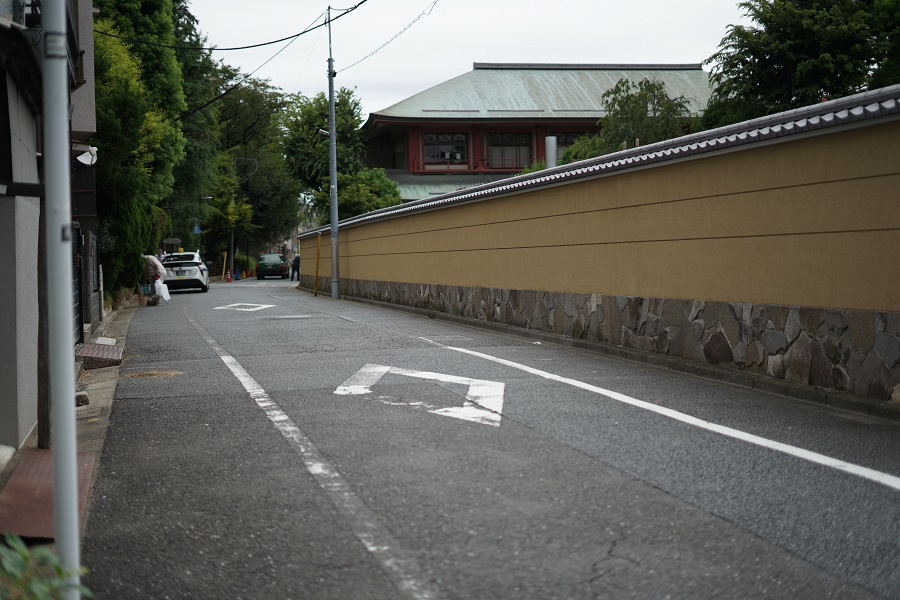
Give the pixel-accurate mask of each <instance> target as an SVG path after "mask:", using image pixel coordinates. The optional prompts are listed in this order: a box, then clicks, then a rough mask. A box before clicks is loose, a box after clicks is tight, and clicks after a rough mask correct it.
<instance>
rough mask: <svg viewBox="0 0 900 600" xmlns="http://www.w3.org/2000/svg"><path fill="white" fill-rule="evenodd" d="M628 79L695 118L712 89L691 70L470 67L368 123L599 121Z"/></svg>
mask: <svg viewBox="0 0 900 600" xmlns="http://www.w3.org/2000/svg"><path fill="white" fill-rule="evenodd" d="M622 78H627V79H629V80H631V81H633V82H635V83H637V82H639V81H641V80H643V79H656V80H659V81H662V82H663V83H665V85H666V89H667V90H668V92H669V96H671V97H678V96H684V97H685V98H686V99H687V100H688V101H689V105H690V107H691V110H692V112H694V113H696V112H698V111H700V110H703V109H704V108H705V107H706V103H707V101H708V100H709V96H710V94H711V92H712V89H711V88H710V85H709V74H708V73H707V72H705V71H703V69H702V68H701V66H700V65H699V64H695V65H694V64H691V65H680V64H679V65H587V64H508V63H500V64H494V63H492V64H488V63H475V64H474V68H473V70H472V71H470V72H468V73H465V74H463V75H460V76H459V77H455V78H453V79H450V80H449V81H445V82H444V83H440V84H438V85H436V86H434V87H432V88H430V89H427V90H425V91H423V92H420V93H418V94H416V95H414V96H411V97H410V98H407V99H406V100H403V101H401V102H398V103H397V104H394V105H393V106H390V107H388V108H386V109H384V110H380V111H375V112H374V113H372V115H370V117H369V121H370V122H371V121H372V120H380V119H384V118H391V117H393V118H400V119H441V120H446V119H463V120H469V119H528V120H544V119H548V120H554V119H578V120H582V119H599V118H600V117H602V116H603V114H604V112H603V110H602V108H601V103H600V101H601V97H602V96H603V94H604V93H605V92H606V91H607V90H610V89H611V88H612V87H613V86H615V85H616V83H617V82H618V81H619V80H620V79H622Z"/></svg>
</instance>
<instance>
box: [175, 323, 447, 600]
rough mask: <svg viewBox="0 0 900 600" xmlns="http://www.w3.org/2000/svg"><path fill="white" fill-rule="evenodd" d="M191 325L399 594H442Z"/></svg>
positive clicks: (293, 428)
mask: <svg viewBox="0 0 900 600" xmlns="http://www.w3.org/2000/svg"><path fill="white" fill-rule="evenodd" d="M188 321H189V322H190V324H191V325H193V326H194V329H196V330H197V332H198V333H199V334H200V336H201V337H202V338H203V340H204V341H205V342H206V343H207V345H208V346H209V347H210V348H212V349H213V350H214V351H215V353H216V354H218V355H219V358H221V359H222V362H224V363H225V366H227V367H228V370H229V371H231V373H232V375H234V377H235V379H237V380H238V381H239V382H240V383H241V385H242V386H243V387H244V389H245V390H247V393H248V394H249V395H250V397H251V398H252V399H253V400H254V401H255V402H256V405H257V406H259V407H260V408H261V409H262V410H263V412H264V413H265V414H266V416H267V417H268V418H269V421H271V422H272V424H273V425H274V426H275V428H276V429H277V430H278V431H279V432H280V433H281V435H282V436H284V438H285V439H286V440H287V441H288V443H289V444H290V446H291V448H292V449H293V450H294V452H296V453H297V455H298V456H299V457H300V459H301V460H302V461H303V464H304V466H305V467H306V470H307V471H308V472H309V474H310V475H312V476H313V477H314V478H315V480H316V482H317V483H318V484H319V486H320V487H321V488H322V490H323V491H324V492H325V494H326V495H327V496H328V498H329V499H330V500H331V501H332V502H333V503H334V505H335V506H336V507H337V508H338V510H340V511H341V513H342V514H343V515H344V517H345V518H346V519H347V522H348V523H349V526H350V528H351V529H352V531H353V533H354V534H355V535H356V537H357V538H358V539H359V541H361V542H362V543H363V546H365V548H366V550H368V551H369V552H370V553H372V554H373V555H374V556H375V558H376V559H378V561H379V562H380V563H381V567H382V568H383V569H384V571H385V572H386V573H387V574H388V577H390V579H391V580H392V581H393V582H394V585H396V586H397V589H398V590H400V592H401V593H402V594H403V595H404V597H406V598H407V599H409V600H433V599H436V598H438V597H439V596H438V594H437V593H436V592H435V591H434V590H432V589H431V588H430V586H429V585H428V583H427V580H426V579H425V578H424V577H422V576H421V569H420V568H419V566H418V564H416V562H415V560H414V559H413V558H411V557H409V556H406V553H404V552H403V551H402V550H400V545H399V544H398V543H397V541H396V540H395V539H394V538H393V536H392V535H391V534H390V532H389V531H388V530H387V528H386V527H384V525H382V524H381V523H380V522H379V520H378V516H377V515H376V514H375V513H374V512H373V511H372V510H371V509H370V508H369V507H368V506H366V504H365V502H363V501H362V500H360V498H359V497H358V496H357V495H356V494H355V493H353V489H352V488H351V487H350V484H348V483H347V481H346V480H345V479H344V477H343V476H342V475H341V474H340V472H339V471H338V470H337V469H335V468H334V466H332V465H331V463H329V462H328V461H327V460H325V459H324V458H323V457H322V455H321V454H320V453H319V450H318V448H316V446H315V445H314V444H313V443H312V441H311V440H310V439H309V438H308V437H306V435H305V434H304V433H303V432H302V431H301V430H300V428H299V427H298V426H297V425H296V424H295V423H294V421H293V420H292V419H291V418H290V417H289V416H288V415H287V413H285V412H284V411H283V410H282V409H281V407H280V406H278V404H277V403H276V402H275V401H274V400H272V399H271V398H270V397H269V395H268V393H267V392H266V390H264V389H263V387H262V386H261V385H259V383H257V381H256V380H255V379H253V377H251V376H250V374H249V373H248V372H247V370H246V369H244V367H243V366H241V364H240V363H239V362H238V360H237V359H236V358H234V357H233V356H231V355H230V354H229V353H228V352H226V351H225V349H223V348H222V347H221V346H220V345H219V344H218V343H217V342H216V340H214V339H213V338H212V336H210V335H209V332H207V331H206V329H205V328H204V327H203V326H202V325H200V324H199V323H198V322H197V321H196V320H194V319H192V318H190V317H188Z"/></svg>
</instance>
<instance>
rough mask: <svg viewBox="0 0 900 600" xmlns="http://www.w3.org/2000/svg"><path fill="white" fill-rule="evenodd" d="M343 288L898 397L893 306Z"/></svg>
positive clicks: (899, 349)
mask: <svg viewBox="0 0 900 600" xmlns="http://www.w3.org/2000/svg"><path fill="white" fill-rule="evenodd" d="M312 279H313V278H312V277H310V276H304V281H303V285H305V286H308V287H310V288H311V287H312V283H313V281H312ZM320 284H321V281H320ZM326 285H327V284H326ZM320 288H321V289H325V287H322V286H321V285H320ZM342 288H343V289H342V293H344V294H346V295H349V296H353V297H358V298H367V299H371V300H377V301H381V302H390V303H393V304H401V305H406V306H413V307H417V308H422V309H428V310H434V311H438V312H444V313H448V314H451V315H456V316H461V317H467V318H471V319H477V320H480V321H489V322H494V323H502V324H506V325H512V326H516V327H522V328H524V329H533V330H538V331H542V332H548V333H554V334H559V335H564V336H568V337H572V338H576V339H585V340H591V341H598V342H608V343H612V344H617V345H620V346H626V347H629V348H633V349H636V350H642V351H646V352H653V353H656V354H661V355H667V356H675V357H680V358H684V359H688V360H692V361H696V362H699V363H704V364H710V365H718V366H721V367H726V368H732V369H740V370H746V371H750V372H754V373H759V374H764V375H768V376H769V377H774V378H778V379H784V380H788V381H793V382H796V383H801V384H806V385H810V386H814V387H819V388H826V389H834V390H838V391H845V392H849V393H852V394H855V395H858V396H866V397H870V398H873V399H877V400H881V401H884V400H891V401H893V402H897V403H900V313H896V312H876V311H866V310H844V309H832V308H809V307H798V306H777V305H768V304H749V303H734V302H709V301H703V300H678V299H671V298H640V297H635V296H607V295H603V294H575V293H561V292H542V291H533V290H510V289H498V288H480V287H479V288H472V287H460V286H447V285H429V284H414V283H393V282H377V281H359V280H344V281H343V282H342Z"/></svg>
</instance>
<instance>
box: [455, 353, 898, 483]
mask: <svg viewBox="0 0 900 600" xmlns="http://www.w3.org/2000/svg"><path fill="white" fill-rule="evenodd" d="M442 347H443V348H446V349H447V350H453V351H455V352H461V353H463V354H469V355H471V356H477V357H479V358H483V359H485V360H489V361H492V362H495V363H499V364H501V365H506V366H507V367H512V368H514V369H519V370H520V371H525V372H526V373H531V374H532V375H537V376H539V377H543V378H544V379H549V380H551V381H558V382H560V383H565V384H567V385H571V386H574V387H577V388H579V389H582V390H586V391H588V392H593V393H595V394H601V395H603V396H606V397H607V398H610V399H612V400H617V401H618V402H623V403H625V404H630V405H632V406H636V407H638V408H643V409H644V410H649V411H651V412H655V413H657V414H660V415H663V416H665V417H668V418H670V419H674V420H676V421H681V422H682V423H687V424H688V425H693V426H695V427H699V428H701V429H706V430H707V431H713V432H715V433H718V434H721V435H724V436H728V437H730V438H734V439H737V440H741V441H744V442H747V443H750V444H755V445H757V446H762V447H763V448H768V449H770V450H775V451H776V452H782V453H784V454H789V455H791V456H794V457H797V458H801V459H803V460H807V461H809V462H813V463H816V464H819V465H822V466H825V467H831V468H832V469H837V470H839V471H843V472H845V473H850V474H851V475H856V476H857V477H862V478H864V479H868V480H870V481H874V482H876V483H880V484H882V485H886V486H887V487H889V488H892V489H895V490H898V491H900V477H895V476H894V475H889V474H887V473H882V472H880V471H875V470H874V469H869V468H867V467H862V466H859V465H854V464H852V463H847V462H844V461H841V460H838V459H836V458H831V457H830V456H825V455H824V454H818V453H816V452H811V451H809V450H804V449H803V448H798V447H796V446H791V445H789V444H783V443H781V442H776V441H774V440H770V439H767V438H764V437H760V436H758V435H753V434H752V433H747V432H745V431H740V430H738V429H732V428H731V427H725V426H724V425H717V424H716V423H710V422H709V421H704V420H703V419H698V418H697V417H692V416H691V415H687V414H684V413H682V412H678V411H677V410H672V409H670V408H665V407H663V406H657V405H656V404H651V403H650V402H645V401H643V400H638V399H636V398H632V397H631V396H626V395H625V394H620V393H619V392H614V391H612V390H607V389H604V388H601V387H597V386H594V385H591V384H589V383H584V382H582V381H578V380H576V379H569V378H568V377H562V376H560V375H555V374H553V373H548V372H546V371H541V370H540V369H535V368H532V367H529V366H526V365H522V364H519V363H516V362H513V361H511V360H506V359H503V358H497V357H495V356H491V355H489V354H483V353H481V352H475V351H474V350H468V349H466V348H456V347H453V346H443V345H442Z"/></svg>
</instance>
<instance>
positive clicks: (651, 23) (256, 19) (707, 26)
mask: <svg viewBox="0 0 900 600" xmlns="http://www.w3.org/2000/svg"><path fill="white" fill-rule="evenodd" d="M357 2H358V0H347V2H346V3H345V4H340V5H339V6H338V7H337V8H333V9H332V19H334V21H333V23H332V28H331V35H332V42H331V46H332V54H333V56H334V61H335V69H336V70H337V71H338V76H337V78H336V79H335V88H339V87H349V88H355V90H356V96H357V97H358V98H359V99H360V100H361V101H362V104H363V118H365V117H366V115H367V114H368V112H370V111H374V112H377V111H379V110H381V109H384V108H387V107H389V106H391V105H393V104H395V103H397V102H399V101H400V100H403V99H405V98H408V97H409V96H412V95H413V94H416V93H418V92H421V91H423V90H426V89H428V88H430V87H432V86H434V85H436V84H439V83H441V82H444V81H447V80H448V79H451V78H453V77H456V76H458V75H462V74H463V73H466V72H468V71H471V70H472V63H475V62H516V63H604V64H607V63H701V62H703V61H704V60H706V59H707V58H708V57H709V56H711V55H712V54H713V53H714V52H715V51H716V48H717V47H718V45H719V42H720V41H721V40H722V38H723V37H724V36H725V34H726V30H727V27H728V25H730V24H734V23H745V21H744V20H743V19H742V15H741V11H740V10H739V9H738V7H737V0H690V1H688V2H673V1H672V0H631V1H625V2H623V1H621V0H617V1H612V0H558V1H556V2H554V1H552V0H540V1H538V0H437V1H435V0H367V1H366V2H365V3H364V4H362V5H361V6H359V8H357V9H356V10H355V11H353V12H351V13H349V14H347V15H346V16H345V17H340V18H338V17H339V15H340V14H341V11H340V10H338V8H348V7H351V6H353V5H354V4H356V3H357ZM189 7H190V11H191V13H192V14H193V15H194V16H195V17H196V18H197V20H198V22H199V26H200V29H201V31H202V32H203V33H204V34H205V35H206V36H207V37H208V43H209V44H210V45H215V46H216V47H218V48H229V47H235V46H248V45H252V44H260V43H263V42H269V41H272V40H276V39H279V38H283V37H287V36H290V35H294V34H297V33H299V32H301V31H303V30H305V29H307V28H308V27H310V26H311V25H313V24H319V23H322V22H323V20H324V13H325V10H326V9H327V8H328V4H326V3H324V2H322V3H319V2H311V1H309V0H278V1H276V0H251V1H250V2H247V1H246V0H241V1H238V0H190V5H189ZM417 18H418V20H416V19H417ZM411 23H412V24H411ZM407 26H408V29H406V30H405V31H403V30H404V28H406V27H407ZM401 31H403V32H402V33H400V32H401ZM398 33H399V34H400V35H399V36H398V37H396V38H395V39H394V40H393V41H390V43H388V44H387V45H386V46H384V47H383V48H381V49H380V50H378V48H379V47H380V46H382V45H383V44H385V43H387V42H388V41H389V40H391V38H393V37H394V36H396V35H397V34H398ZM285 46H286V47H285ZM279 50H281V52H280V54H278V55H277V56H275V54H276V53H278V51H279ZM373 52H374V54H373V55H372V56H370V57H369V58H366V56H368V55H369V54H371V53H373ZM273 56H274V58H273ZM213 57H214V58H215V59H217V60H218V59H222V60H224V61H225V62H226V63H227V64H230V65H232V66H235V67H239V68H240V69H241V71H243V72H244V73H251V72H253V71H255V73H254V75H253V76H254V77H255V78H258V79H268V80H269V81H270V83H271V84H272V85H274V86H275V87H278V88H281V89H282V90H284V91H285V92H289V93H301V94H304V95H307V96H312V95H315V94H316V93H318V92H320V91H321V92H326V93H327V91H328V78H327V67H326V65H327V60H328V30H327V28H325V27H322V28H319V29H316V30H315V31H313V32H311V33H308V34H306V35H303V36H300V37H299V38H297V39H296V40H295V41H294V42H292V43H290V44H289V45H287V43H286V42H282V43H280V44H274V45H270V46H265V47H262V48H257V49H253V50H240V51H234V52H218V51H217V52H215V53H214V55H213ZM270 59H271V60H270ZM363 59H364V60H363ZM360 60H362V62H360V63H359V64H356V65H355V66H353V65H354V63H356V62H357V61H360ZM266 61H269V62H268V63H266ZM264 63H266V64H265V66H263V65H264ZM257 69H258V70H257Z"/></svg>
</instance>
